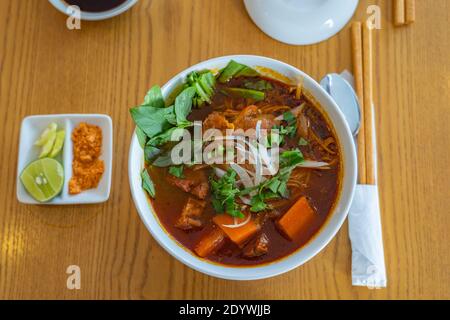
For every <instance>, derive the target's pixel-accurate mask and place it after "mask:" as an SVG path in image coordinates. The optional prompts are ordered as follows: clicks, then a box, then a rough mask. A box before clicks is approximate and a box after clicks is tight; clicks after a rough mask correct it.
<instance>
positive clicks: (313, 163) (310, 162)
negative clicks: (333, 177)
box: [298, 160, 330, 169]
mask: <svg viewBox="0 0 450 320" xmlns="http://www.w3.org/2000/svg"><path fill="white" fill-rule="evenodd" d="M329 165H330V164H329V163H326V162H320V161H313V160H305V161H303V162H302V163H300V164H299V165H298V166H299V167H302V168H314V169H320V168H322V169H330V167H329Z"/></svg>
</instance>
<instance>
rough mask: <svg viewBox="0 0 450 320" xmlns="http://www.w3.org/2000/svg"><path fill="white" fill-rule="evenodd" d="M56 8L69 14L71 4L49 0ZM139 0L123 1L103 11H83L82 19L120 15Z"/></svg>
mask: <svg viewBox="0 0 450 320" xmlns="http://www.w3.org/2000/svg"><path fill="white" fill-rule="evenodd" d="M48 1H49V2H50V3H51V4H52V5H53V6H54V7H55V8H56V9H58V10H59V11H61V12H62V13H64V14H66V15H68V13H67V7H68V6H69V5H68V4H67V2H65V1H64V0H48ZM137 2H138V0H127V1H125V2H124V3H122V4H121V5H120V6H117V7H115V8H112V9H111V10H107V11H102V12H85V11H82V12H81V20H90V21H97V20H105V19H109V18H112V17H115V16H118V15H119V14H121V13H124V12H125V11H127V10H128V9H130V8H131V7H132V6H134V5H135V4H136V3H137Z"/></svg>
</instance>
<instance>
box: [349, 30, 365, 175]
mask: <svg viewBox="0 0 450 320" xmlns="http://www.w3.org/2000/svg"><path fill="white" fill-rule="evenodd" d="M351 35H352V63H353V75H354V77H355V89H356V94H357V96H358V100H359V105H360V109H361V127H360V129H359V134H358V137H357V141H358V145H357V149H358V150H357V151H358V182H359V183H360V184H366V143H365V134H364V131H365V128H364V127H365V126H364V83H363V80H364V79H363V47H362V28H361V22H354V23H353V24H352V28H351Z"/></svg>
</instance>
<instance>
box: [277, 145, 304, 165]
mask: <svg viewBox="0 0 450 320" xmlns="http://www.w3.org/2000/svg"><path fill="white" fill-rule="evenodd" d="M303 160H304V158H303V154H302V152H301V151H300V150H298V149H295V150H287V151H284V152H282V153H281V154H280V164H281V165H282V166H283V167H293V166H296V165H298V164H300V163H302V162H303Z"/></svg>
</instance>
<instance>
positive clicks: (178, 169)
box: [169, 165, 184, 179]
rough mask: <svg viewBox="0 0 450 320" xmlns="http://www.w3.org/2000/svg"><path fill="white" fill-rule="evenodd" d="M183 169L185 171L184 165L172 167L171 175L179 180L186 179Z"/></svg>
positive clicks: (170, 169)
mask: <svg viewBox="0 0 450 320" xmlns="http://www.w3.org/2000/svg"><path fill="white" fill-rule="evenodd" d="M183 169H184V166H183V165H180V166H172V167H170V168H169V173H170V174H171V175H173V176H175V177H177V178H180V179H182V178H184V175H183Z"/></svg>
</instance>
